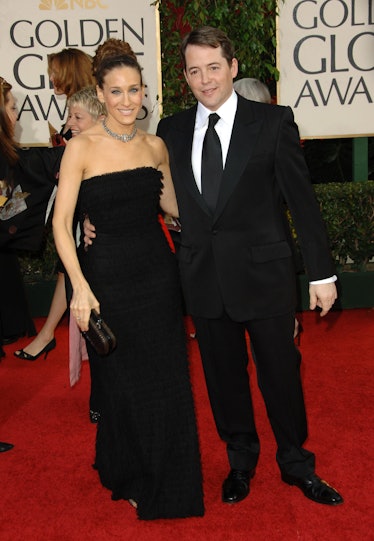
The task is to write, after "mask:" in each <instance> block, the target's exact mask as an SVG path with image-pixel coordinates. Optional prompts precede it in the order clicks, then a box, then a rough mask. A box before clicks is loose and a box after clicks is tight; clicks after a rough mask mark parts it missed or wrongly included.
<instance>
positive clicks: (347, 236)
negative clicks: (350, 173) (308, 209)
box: [288, 180, 374, 271]
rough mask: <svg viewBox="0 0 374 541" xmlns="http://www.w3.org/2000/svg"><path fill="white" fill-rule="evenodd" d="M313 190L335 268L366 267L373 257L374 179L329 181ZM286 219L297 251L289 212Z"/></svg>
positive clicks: (359, 268) (361, 268)
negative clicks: (323, 222) (324, 224)
mask: <svg viewBox="0 0 374 541" xmlns="http://www.w3.org/2000/svg"><path fill="white" fill-rule="evenodd" d="M314 189H315V192H316V196H317V199H318V202H319V204H320V208H321V213H322V218H323V219H324V221H325V223H326V227H327V232H328V236H329V240H330V248H331V253H332V256H333V258H334V260H335V263H336V267H337V270H340V271H341V270H353V271H355V270H360V271H365V270H368V268H369V261H370V260H371V259H372V258H373V257H374V181H372V180H368V181H365V182H343V183H341V182H329V183H327V184H316V185H315V186H314ZM288 219H289V221H290V225H291V230H292V233H293V236H294V238H295V240H296V246H297V248H298V250H300V248H299V246H298V243H297V234H296V231H295V229H294V225H293V222H292V218H291V216H290V214H289V213H288Z"/></svg>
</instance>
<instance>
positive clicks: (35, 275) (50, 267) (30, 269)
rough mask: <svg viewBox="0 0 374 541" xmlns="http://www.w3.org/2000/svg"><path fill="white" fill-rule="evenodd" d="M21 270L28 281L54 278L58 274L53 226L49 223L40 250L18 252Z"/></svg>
mask: <svg viewBox="0 0 374 541" xmlns="http://www.w3.org/2000/svg"><path fill="white" fill-rule="evenodd" d="M18 259H19V262H20V267H21V272H22V275H23V279H24V281H25V282H26V283H34V282H42V281H48V280H53V279H54V278H55V274H56V263H57V252H56V247H55V242H54V239H53V232H52V226H51V225H50V224H48V225H47V227H46V229H45V235H44V240H43V244H42V247H41V249H40V251H39V252H27V251H22V252H19V254H18Z"/></svg>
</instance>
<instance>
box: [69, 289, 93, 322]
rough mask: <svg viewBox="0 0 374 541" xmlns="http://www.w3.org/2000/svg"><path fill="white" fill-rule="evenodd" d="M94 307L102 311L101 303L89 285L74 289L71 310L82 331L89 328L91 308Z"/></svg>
mask: <svg viewBox="0 0 374 541" xmlns="http://www.w3.org/2000/svg"><path fill="white" fill-rule="evenodd" d="M93 309H94V310H97V312H99V313H100V304H99V302H98V300H97V299H96V297H95V295H94V294H93V293H92V291H91V289H90V288H89V287H87V286H82V287H79V288H76V289H74V292H73V297H72V299H71V303H70V311H71V313H72V314H73V316H74V317H75V319H76V321H77V324H78V327H79V328H80V330H81V331H87V330H88V321H89V319H90V314H91V310H93Z"/></svg>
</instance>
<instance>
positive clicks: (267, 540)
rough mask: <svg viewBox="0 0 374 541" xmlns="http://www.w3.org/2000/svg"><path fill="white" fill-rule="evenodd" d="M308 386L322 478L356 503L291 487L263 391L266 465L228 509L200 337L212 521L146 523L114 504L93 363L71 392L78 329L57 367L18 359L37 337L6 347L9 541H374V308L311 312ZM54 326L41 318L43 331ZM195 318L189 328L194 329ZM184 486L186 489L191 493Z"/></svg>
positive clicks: (0, 467) (2, 536)
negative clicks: (98, 427) (99, 459)
mask: <svg viewBox="0 0 374 541" xmlns="http://www.w3.org/2000/svg"><path fill="white" fill-rule="evenodd" d="M301 320H302V322H303V326H304V330H305V331H304V333H303V335H302V338H301V350H302V353H303V379H304V389H305V399H306V403H307V410H308V418H309V440H308V442H307V447H308V448H310V449H311V450H313V451H315V453H316V455H317V472H318V473H319V475H321V476H322V477H325V478H326V479H327V480H328V481H329V482H330V483H331V484H333V485H334V486H336V488H338V490H339V491H340V492H341V493H342V495H343V497H344V498H345V503H344V504H343V505H342V506H340V507H336V508H333V507H326V506H322V505H319V504H316V503H313V502H311V501H309V500H307V499H306V498H305V497H304V496H303V495H302V494H301V492H300V491H299V490H298V489H297V488H294V487H289V486H288V485H286V484H284V483H282V482H281V481H280V476H279V472H278V469H277V466H276V463H275V444H274V439H273V436H272V433H271V431H270V429H269V424H268V421H267V419H266V416H265V412H264V406H263V403H262V400H261V397H260V395H259V392H258V390H257V386H256V384H255V375H254V372H253V368H251V374H252V379H253V381H252V386H253V395H254V403H255V408H256V417H257V420H258V423H257V424H258V431H259V434H260V437H261V444H262V450H261V458H260V462H259V465H258V468H257V473H256V477H255V478H254V479H253V481H252V485H251V487H252V490H251V494H250V496H249V497H248V498H247V499H246V500H245V501H243V502H241V503H240V504H238V505H236V506H228V505H225V504H223V503H221V501H220V491H221V482H222V480H223V479H224V477H225V476H226V474H227V471H228V470H227V468H228V466H227V461H226V453H225V448H224V445H223V444H222V443H221V442H220V441H219V439H218V438H217V435H216V432H215V428H214V425H213V420H212V416H211V413H210V409H209V405H208V402H207V396H206V389H205V384H204V379H203V375H202V370H201V366H200V360H199V356H198V351H197V344H196V342H195V341H194V340H191V341H190V346H191V347H190V349H191V371H192V381H193V386H194V392H195V400H196V408H197V415H198V424H199V432H200V440H201V453H202V460H203V472H204V491H205V503H206V514H205V517H204V518H200V519H184V520H173V521H171V520H169V521H167V520H158V521H153V522H144V521H139V520H137V519H136V516H135V511H134V510H133V509H132V508H131V507H130V505H129V504H128V503H127V502H124V501H119V502H113V501H111V499H110V495H109V492H108V491H107V490H105V489H104V488H102V487H101V485H100V483H99V480H98V477H97V474H96V472H95V471H94V470H93V469H92V468H91V464H92V462H93V452H94V440H95V426H94V425H92V424H90V422H89V419H88V390H89V372H88V365H87V363H84V368H83V377H82V381H81V382H80V383H79V384H78V386H77V387H76V388H75V389H73V390H72V389H70V388H69V380H68V369H67V341H66V338H67V324H66V322H65V323H62V324H61V325H60V327H59V328H58V331H57V334H56V338H57V344H58V346H57V348H56V349H55V350H54V351H53V352H52V353H51V354H50V355H49V357H48V359H47V360H46V361H45V360H44V359H42V358H40V359H38V361H36V362H34V363H29V362H26V361H21V360H19V359H16V358H15V357H13V355H12V352H13V350H14V349H16V347H17V348H19V347H22V346H24V345H26V343H27V342H28V339H22V340H20V341H19V342H18V343H17V345H16V346H14V345H11V346H8V347H6V348H5V350H6V353H7V356H6V357H5V358H4V359H3V360H2V362H1V363H0V440H3V441H4V440H5V441H9V442H12V443H14V444H15V447H14V449H13V450H12V451H10V452H7V453H2V454H0V487H1V488H0V490H1V493H0V494H1V504H0V540H1V541H11V540H12V541H21V540H22V541H24V540H37V541H78V540H79V541H88V540H92V539H95V540H98V541H106V540H117V539H118V540H124V541H127V540H131V541H148V540H149V541H151V540H152V541H161V540H162V541H174V540H176V541H185V540H188V541H190V540H194V541H200V540H202V541H231V540H238V541H241V540H255V541H294V540H295V541H316V540H318V541H327V540H331V541H364V540H365V541H369V540H371V539H373V538H374V537H373V531H374V525H373V520H372V512H371V511H370V509H372V506H371V504H372V499H373V498H372V495H371V491H372V487H373V463H372V449H373V439H374V438H373V415H372V411H373V394H372V379H371V374H372V364H373V357H374V355H373V345H374V310H369V309H363V310H347V311H344V312H333V313H331V314H330V315H328V316H327V318H325V319H322V320H321V319H320V318H319V317H318V316H316V315H315V314H314V313H306V312H305V313H303V314H301ZM42 322H43V321H42V320H41V319H38V320H36V325H37V327H38V328H40V326H41V324H42ZM188 323H189V322H188V321H187V324H188ZM181 490H183V487H181Z"/></svg>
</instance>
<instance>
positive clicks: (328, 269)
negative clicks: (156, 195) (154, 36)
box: [157, 96, 334, 321]
mask: <svg viewBox="0 0 374 541" xmlns="http://www.w3.org/2000/svg"><path fill="white" fill-rule="evenodd" d="M196 109H197V107H196V106H195V107H193V108H192V109H189V110H187V111H182V112H180V113H178V114H176V115H173V116H171V117H168V118H165V119H162V120H161V121H160V123H159V126H158V130H157V134H158V135H159V136H160V137H162V139H163V140H164V141H165V143H166V145H167V147H168V150H169V155H170V166H171V173H172V178H173V182H174V186H175V190H176V195H177V200H178V206H179V215H180V220H181V224H182V232H181V246H180V248H179V250H178V260H179V268H180V275H181V281H182V287H183V293H184V297H185V302H186V308H187V311H188V313H190V314H192V315H194V316H200V317H207V318H215V317H219V316H220V315H222V312H223V310H224V309H225V310H226V312H227V313H228V314H229V315H230V317H231V318H232V319H234V320H235V321H248V320H250V319H254V318H267V317H273V316H277V315H281V314H285V313H287V312H289V311H292V310H294V309H295V301H296V287H295V267H294V258H293V247H292V238H291V235H290V230H289V226H288V222H287V219H286V215H285V205H287V206H288V208H289V209H290V211H291V214H292V217H293V219H294V222H295V225H296V229H297V234H298V237H299V240H300V243H301V247H302V253H303V258H304V263H305V265H306V268H307V272H308V275H309V279H310V280H318V279H323V278H327V277H329V276H332V275H333V274H334V266H333V263H332V259H331V255H330V251H329V246H328V239H327V235H326V230H325V227H324V224H323V222H322V219H321V216H320V211H319V206H318V203H317V201H316V199H315V195H314V190H313V187H312V185H311V183H310V180H309V174H308V170H307V167H306V164H305V161H304V157H303V152H302V149H301V147H300V141H299V133H298V129H297V126H296V124H295V123H294V119H293V114H292V111H291V109H290V108H288V107H281V106H277V105H269V104H263V103H258V102H253V101H249V100H246V99H244V98H242V97H240V96H238V107H237V112H236V116H235V121H234V126H233V131H232V136H231V142H230V146H229V150H228V155H227V159H226V165H225V169H224V173H223V178H222V183H221V188H220V194H219V198H218V202H217V207H216V210H215V212H214V214H213V215H212V214H211V212H210V211H209V209H208V207H207V205H206V204H205V201H204V199H203V197H202V196H201V194H200V192H199V190H198V188H197V186H196V183H195V179H194V175H193V171H192V165H191V149H192V140H193V133H194V125H195V116H196Z"/></svg>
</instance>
